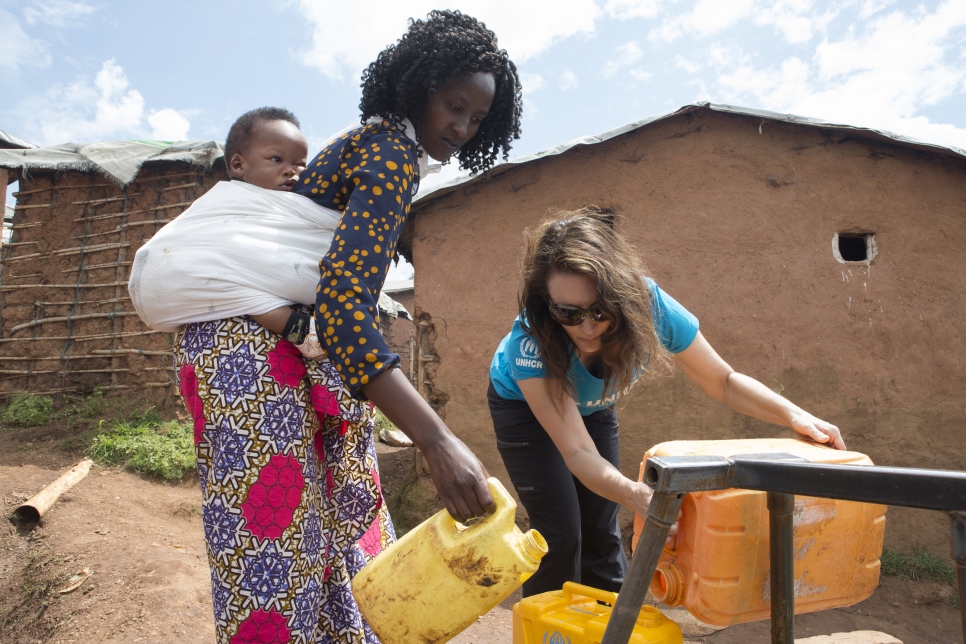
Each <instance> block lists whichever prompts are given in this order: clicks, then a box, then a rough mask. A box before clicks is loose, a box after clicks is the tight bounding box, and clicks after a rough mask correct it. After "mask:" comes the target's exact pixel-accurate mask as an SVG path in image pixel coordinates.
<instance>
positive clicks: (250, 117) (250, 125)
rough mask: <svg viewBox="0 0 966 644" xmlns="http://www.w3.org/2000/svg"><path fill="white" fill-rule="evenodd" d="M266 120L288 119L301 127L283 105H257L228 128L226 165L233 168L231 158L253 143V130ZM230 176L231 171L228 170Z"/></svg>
mask: <svg viewBox="0 0 966 644" xmlns="http://www.w3.org/2000/svg"><path fill="white" fill-rule="evenodd" d="M264 121H288V122H289V123H291V124H292V125H294V126H295V127H301V126H300V125H299V120H298V119H297V118H295V115H294V114H292V113H291V112H289V111H288V110H286V109H284V108H281V107H257V108H255V109H253V110H249V111H247V112H245V113H244V114H242V115H241V116H239V117H238V118H237V119H236V120H235V122H234V123H232V124H231V128H229V129H228V138H227V139H225V167H226V169H228V168H231V158H232V157H233V156H235V155H236V154H244V153H245V150H246V149H247V148H248V144H249V143H251V139H252V130H254V129H255V126H256V125H258V124H259V123H262V122H264ZM228 174H229V176H230V175H231V171H230V170H229V171H228Z"/></svg>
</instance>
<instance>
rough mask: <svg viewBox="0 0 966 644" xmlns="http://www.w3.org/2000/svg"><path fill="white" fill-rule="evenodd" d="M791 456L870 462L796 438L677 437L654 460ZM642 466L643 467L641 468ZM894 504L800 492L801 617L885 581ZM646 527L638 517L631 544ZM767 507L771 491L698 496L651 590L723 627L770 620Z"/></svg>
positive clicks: (796, 527)
mask: <svg viewBox="0 0 966 644" xmlns="http://www.w3.org/2000/svg"><path fill="white" fill-rule="evenodd" d="M765 453H787V454H794V455H796V456H801V457H802V458H805V459H806V460H808V461H811V462H813V463H825V464H836V463H838V464H851V465H872V460H871V459H869V457H868V456H866V455H865V454H861V453H859V452H848V451H840V450H834V449H831V448H828V447H824V446H822V445H819V444H816V443H811V442H807V441H802V440H795V439H748V440H721V441H670V442H667V443H661V444H659V445H656V446H654V447H652V448H651V449H649V450H648V451H647V452H646V453H645V455H644V459H645V461H646V460H647V458H650V457H651V456H726V457H727V456H734V455H738V454H765ZM643 471H644V464H643V463H642V464H641V472H642V473H643ZM885 511H886V506H883V505H876V504H871V503H856V502H854V501H838V500H835V499H819V498H814V497H806V496H796V497H795V513H794V517H793V534H794V545H793V549H794V582H793V583H794V588H795V613H796V614H801V613H808V612H812V611H818V610H827V609H829V608H836V607H840V606H849V605H851V604H855V603H857V602H860V601H862V600H864V599H866V598H868V597H869V596H870V595H871V594H872V591H873V590H875V588H876V586H877V585H878V583H879V566H880V564H879V556H880V555H881V554H882V541H883V537H884V534H885ZM643 526H644V521H643V519H642V518H641V517H640V516H635V520H634V539H633V542H632V543H633V545H634V547H636V545H637V539H638V537H639V536H640V534H641V530H642V529H643ZM769 569H770V561H769V534H768V508H767V495H766V493H765V492H756V491H752V490H738V489H731V490H715V491H711V492H692V493H691V494H688V495H687V496H686V497H685V499H684V503H683V504H682V506H681V520H680V523H679V532H678V535H677V537H675V538H674V541H673V544H672V545H671V546H670V547H665V548H664V552H663V553H662V555H661V558H660V560H659V562H658V565H657V570H656V572H655V574H654V578H653V579H652V580H651V592H652V593H653V594H654V595H655V596H656V597H657V598H658V599H659V600H661V601H663V602H664V603H666V604H667V605H669V606H684V607H685V608H686V609H687V610H688V611H689V612H690V613H691V614H692V615H694V616H695V617H697V618H698V619H700V620H701V621H704V622H707V623H709V624H716V625H719V626H726V625H729V624H739V623H742V622H750V621H756V620H760V619H768V618H769V616H770V613H771V592H770V585H769Z"/></svg>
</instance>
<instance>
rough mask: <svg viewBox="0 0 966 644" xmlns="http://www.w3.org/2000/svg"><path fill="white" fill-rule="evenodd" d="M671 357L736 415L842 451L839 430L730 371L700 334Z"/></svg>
mask: <svg viewBox="0 0 966 644" xmlns="http://www.w3.org/2000/svg"><path fill="white" fill-rule="evenodd" d="M672 357H673V359H674V363H675V364H676V365H677V366H678V368H679V369H680V370H681V371H683V372H684V373H685V374H687V376H688V377H689V378H690V379H691V380H693V381H694V382H695V384H697V385H698V386H699V387H701V389H703V390H704V391H705V393H707V394H708V395H709V396H711V397H712V398H714V399H715V400H720V401H721V402H723V403H724V404H726V405H728V406H729V407H731V408H732V409H734V410H735V411H738V412H741V413H742V414H746V415H748V416H752V417H754V418H758V419H759V420H764V421H768V422H770V423H775V424H776V425H784V426H786V427H791V428H792V429H793V430H795V432H797V433H798V434H801V435H802V436H805V437H807V438H810V439H812V440H814V441H816V442H818V443H826V444H828V445H830V446H832V447H835V449H845V441H843V440H842V434H841V432H839V428H838V427H836V426H835V425H833V424H831V423H827V422H825V421H824V420H822V419H821V418H817V417H815V416H813V415H812V414H810V413H808V412H807V411H805V410H804V409H802V408H801V407H798V406H797V405H794V404H792V403H791V402H790V401H789V400H788V399H786V398H784V397H782V396H779V395H778V394H776V393H775V392H773V391H772V390H771V389H769V388H768V387H766V386H765V385H763V384H761V383H760V382H758V381H757V380H755V379H754V378H749V377H748V376H746V375H744V374H742V373H738V372H737V371H735V370H734V369H732V368H731V367H730V366H729V365H728V363H727V362H725V361H724V360H722V359H721V356H719V355H718V354H717V353H716V352H715V350H714V349H713V348H712V347H711V345H710V344H708V341H707V340H705V339H704V336H703V335H701V333H700V332H699V333H698V334H697V336H695V338H694V341H692V342H691V345H690V346H689V347H688V348H687V349H685V350H684V351H682V352H680V353H676V354H674V355H673V356H672Z"/></svg>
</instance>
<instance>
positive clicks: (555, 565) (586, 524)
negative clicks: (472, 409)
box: [487, 382, 627, 597]
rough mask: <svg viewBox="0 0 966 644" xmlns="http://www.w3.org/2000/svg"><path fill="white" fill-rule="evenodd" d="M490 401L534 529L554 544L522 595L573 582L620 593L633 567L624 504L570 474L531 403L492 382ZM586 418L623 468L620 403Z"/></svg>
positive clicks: (499, 440) (605, 451) (603, 451)
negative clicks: (624, 539)
mask: <svg viewBox="0 0 966 644" xmlns="http://www.w3.org/2000/svg"><path fill="white" fill-rule="evenodd" d="M487 402H488V403H489V406H490V416H491V417H492V418H493V428H494V430H495V432H496V445H497V448H498V449H499V450H500V456H502V457H503V464H504V465H505V466H506V469H507V472H509V474H510V480H511V481H512V483H513V486H514V487H515V488H516V491H517V495H518V496H519V497H520V502H521V503H523V507H524V508H525V509H526V511H527V514H528V515H529V516H530V527H531V528H534V529H536V530H538V531H539V532H540V534H542V535H543V537H544V538H545V539H546V540H547V545H548V546H549V552H548V553H547V556H546V557H544V558H543V561H542V562H541V563H540V568H539V569H538V570H537V572H536V574H534V575H533V577H531V578H530V579H528V580H527V581H526V582H524V584H523V596H524V597H529V596H530V595H536V594H539V593H543V592H547V591H550V590H560V589H561V588H562V587H563V584H564V582H566V581H576V582H579V583H582V584H585V585H587V586H591V587H593V588H600V589H602V590H610V591H614V592H618V591H619V590H620V588H621V584H622V583H623V582H624V575H625V573H626V572H627V558H626V557H625V556H624V548H623V546H622V545H621V532H620V526H619V525H618V523H617V510H618V508H619V507H620V506H619V505H618V504H617V503H614V502H612V501H608V500H607V499H605V498H603V497H601V496H598V495H596V494H594V493H593V492H591V491H590V490H588V489H587V488H586V487H584V485H583V484H582V483H581V482H580V481H578V480H577V478H576V477H575V476H574V475H573V474H571V473H570V470H569V469H567V464H566V463H565V462H564V460H563V457H562V456H561V455H560V452H559V451H558V450H557V447H556V446H555V445H554V444H553V441H552V440H550V436H549V435H547V432H546V431H544V429H543V427H542V426H541V425H540V422H539V421H538V420H537V418H536V416H534V415H533V412H532V411H531V410H530V406H529V405H528V404H527V403H526V401H521V400H506V399H505V398H501V397H500V395H499V394H497V393H496V390H495V389H494V388H493V383H492V382H491V383H490V386H489V389H488V391H487ZM583 419H584V426H585V427H586V428H587V432H588V433H589V434H590V437H591V438H592V439H593V441H594V445H596V446H597V451H598V452H600V455H601V456H603V457H604V458H605V459H607V460H608V461H609V462H610V463H611V464H612V465H613V466H614V467H616V468H618V469H620V452H619V450H618V445H617V427H618V425H617V414H616V413H615V412H614V408H613V407H610V408H608V409H604V410H602V411H598V412H595V413H593V414H591V415H589V416H584V417H583Z"/></svg>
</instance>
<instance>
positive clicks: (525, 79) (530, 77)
mask: <svg viewBox="0 0 966 644" xmlns="http://www.w3.org/2000/svg"><path fill="white" fill-rule="evenodd" d="M520 85H522V86H523V93H524V95H526V94H528V93H530V92H538V91H540V90H541V89H543V88H544V87H545V86H546V85H547V81H545V80H544V79H543V76H541V75H540V74H533V73H530V72H521V73H520Z"/></svg>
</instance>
